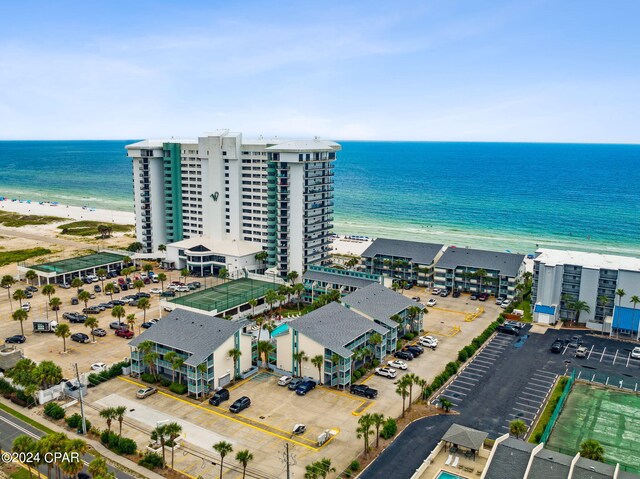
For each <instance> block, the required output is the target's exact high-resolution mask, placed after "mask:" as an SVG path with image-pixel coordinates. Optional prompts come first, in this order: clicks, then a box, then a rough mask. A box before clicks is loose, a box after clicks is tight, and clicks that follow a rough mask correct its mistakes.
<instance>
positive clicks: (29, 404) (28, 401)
mask: <svg viewBox="0 0 640 479" xmlns="http://www.w3.org/2000/svg"><path fill="white" fill-rule="evenodd" d="M16 397H17V398H18V399H19V400H20V401H22V402H24V403H25V404H26V407H33V406H35V405H36V400H35V399H33V396H29V395H28V394H25V392H24V391H21V390H20V389H16Z"/></svg>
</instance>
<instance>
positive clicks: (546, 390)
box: [525, 386, 549, 396]
mask: <svg viewBox="0 0 640 479" xmlns="http://www.w3.org/2000/svg"><path fill="white" fill-rule="evenodd" d="M525 389H528V390H529V391H536V392H538V393H540V392H544V394H545V396H546V395H547V392H548V391H549V389H548V388H547V389H540V388H539V389H535V388H530V387H528V386H525Z"/></svg>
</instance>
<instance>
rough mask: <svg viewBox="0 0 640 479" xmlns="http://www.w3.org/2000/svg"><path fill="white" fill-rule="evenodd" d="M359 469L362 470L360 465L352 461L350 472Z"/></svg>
mask: <svg viewBox="0 0 640 479" xmlns="http://www.w3.org/2000/svg"><path fill="white" fill-rule="evenodd" d="M358 469H360V463H359V462H358V461H351V464H349V470H350V471H353V472H356V471H357V470H358Z"/></svg>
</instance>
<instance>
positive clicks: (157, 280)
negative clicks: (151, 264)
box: [151, 275, 160, 283]
mask: <svg viewBox="0 0 640 479" xmlns="http://www.w3.org/2000/svg"><path fill="white" fill-rule="evenodd" d="M151 282H152V283H159V282H160V280H159V279H158V277H157V276H156V275H154V276H153V278H151Z"/></svg>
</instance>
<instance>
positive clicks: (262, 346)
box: [257, 341, 276, 369]
mask: <svg viewBox="0 0 640 479" xmlns="http://www.w3.org/2000/svg"><path fill="white" fill-rule="evenodd" d="M257 348H258V355H259V357H261V358H264V362H263V363H262V364H263V365H264V368H265V369H269V353H271V352H272V351H274V350H275V349H276V347H275V346H274V345H273V344H271V342H270V341H258V346H257Z"/></svg>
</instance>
